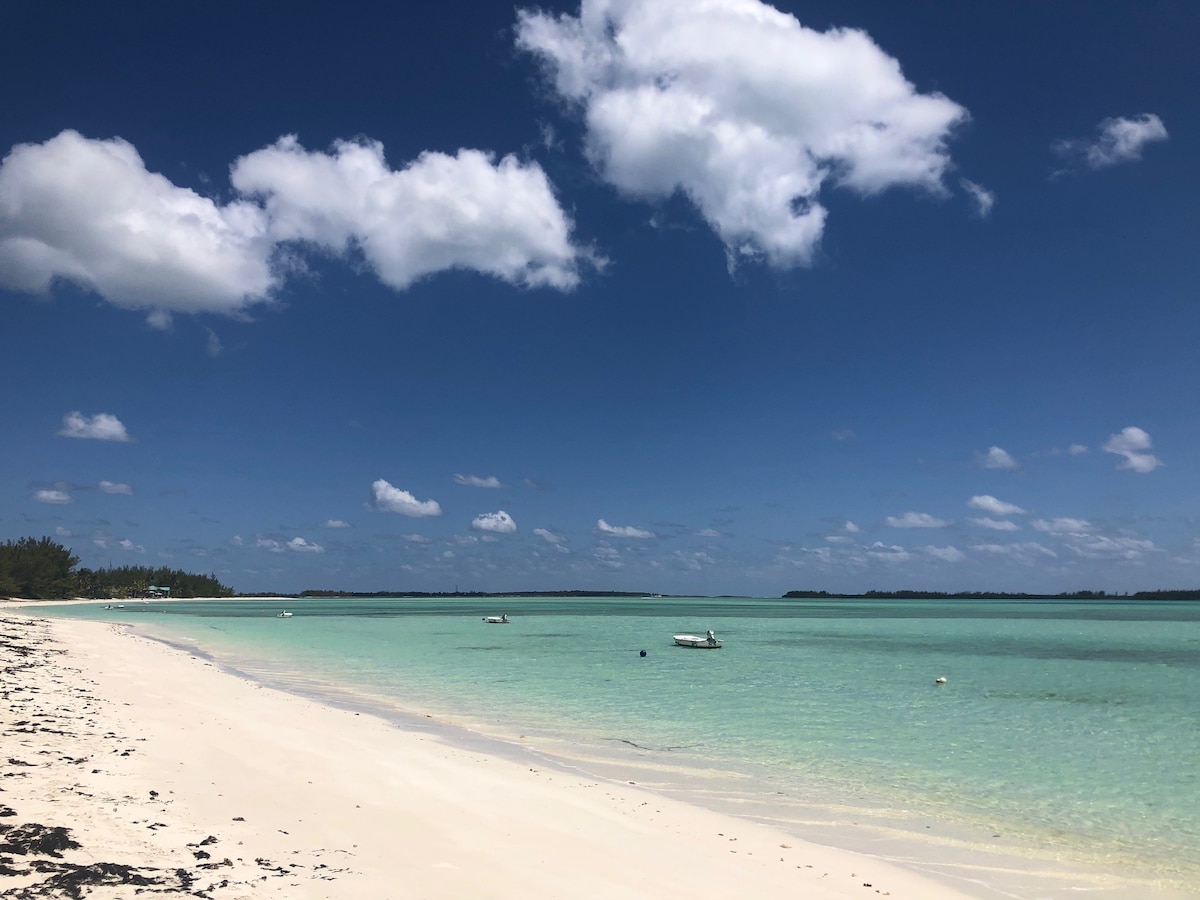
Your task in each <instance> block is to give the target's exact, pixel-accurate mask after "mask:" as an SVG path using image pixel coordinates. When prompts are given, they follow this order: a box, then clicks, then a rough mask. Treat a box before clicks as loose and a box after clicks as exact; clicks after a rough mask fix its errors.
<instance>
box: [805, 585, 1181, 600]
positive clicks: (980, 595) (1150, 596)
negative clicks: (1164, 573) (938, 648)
mask: <svg viewBox="0 0 1200 900" xmlns="http://www.w3.org/2000/svg"><path fill="white" fill-rule="evenodd" d="M822 598H826V599H829V600H1200V588H1198V589H1196V590H1194V591H1189V590H1168V591H1138V592H1136V593H1133V594H1113V593H1108V592H1106V591H1069V592H1066V593H1061V594H1013V593H1006V592H1004V591H962V592H960V593H957V594H949V593H946V592H945V591H867V592H866V593H865V594H831V593H829V592H828V591H788V592H787V593H786V594H784V595H783V599H784V600H819V599H822Z"/></svg>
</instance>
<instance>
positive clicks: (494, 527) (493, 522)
mask: <svg viewBox="0 0 1200 900" xmlns="http://www.w3.org/2000/svg"><path fill="white" fill-rule="evenodd" d="M471 527H472V528H474V529H475V530H476V531H490V532H493V533H496V534H512V533H513V532H514V531H516V530H517V523H516V522H514V521H513V517H512V516H510V515H509V514H508V513H506V512H505V511H504V510H502V509H501V510H497V511H496V512H494V513H481V514H480V515H478V516H476V517H475V518H474V519H472V520H471Z"/></svg>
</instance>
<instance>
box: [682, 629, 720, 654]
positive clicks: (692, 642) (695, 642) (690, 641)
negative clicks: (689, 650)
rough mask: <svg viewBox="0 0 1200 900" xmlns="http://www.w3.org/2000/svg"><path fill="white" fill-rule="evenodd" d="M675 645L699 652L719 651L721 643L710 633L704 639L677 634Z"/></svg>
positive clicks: (691, 635)
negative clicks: (695, 649) (691, 648)
mask: <svg viewBox="0 0 1200 900" xmlns="http://www.w3.org/2000/svg"><path fill="white" fill-rule="evenodd" d="M675 643H676V644H678V645H679V646H680V647H695V648H697V649H699V650H720V649H721V643H722V642H721V640H720V639H719V638H718V637H716V636H715V635H714V634H713V633H712V632H711V631H710V632H708V634H706V635H705V636H704V637H699V636H697V635H694V634H677V635H675Z"/></svg>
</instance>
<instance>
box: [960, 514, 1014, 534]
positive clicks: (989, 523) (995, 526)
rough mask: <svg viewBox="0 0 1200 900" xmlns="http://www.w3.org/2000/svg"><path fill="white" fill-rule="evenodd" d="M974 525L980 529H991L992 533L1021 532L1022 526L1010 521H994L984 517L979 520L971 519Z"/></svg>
mask: <svg viewBox="0 0 1200 900" xmlns="http://www.w3.org/2000/svg"><path fill="white" fill-rule="evenodd" d="M971 523H972V524H973V525H978V526H979V527H980V528H990V529H992V531H1020V530H1021V526H1020V525H1018V524H1017V523H1016V522H1010V521H1009V520H1008V519H992V518H989V517H988V516H982V517H980V518H978V519H971Z"/></svg>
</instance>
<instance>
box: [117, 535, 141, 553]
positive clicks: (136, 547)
mask: <svg viewBox="0 0 1200 900" xmlns="http://www.w3.org/2000/svg"><path fill="white" fill-rule="evenodd" d="M117 546H119V547H120V548H121V549H122V550H131V551H133V552H134V553H145V552H146V548H145V547H143V546H142V545H141V544H135V543H134V542H133V541H131V540H129V538H125V539H124V540H123V541H117Z"/></svg>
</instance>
